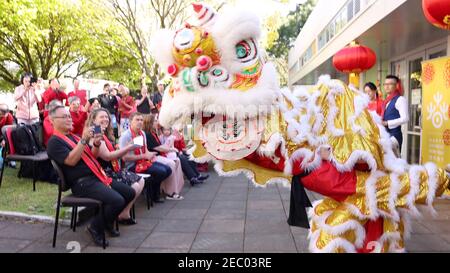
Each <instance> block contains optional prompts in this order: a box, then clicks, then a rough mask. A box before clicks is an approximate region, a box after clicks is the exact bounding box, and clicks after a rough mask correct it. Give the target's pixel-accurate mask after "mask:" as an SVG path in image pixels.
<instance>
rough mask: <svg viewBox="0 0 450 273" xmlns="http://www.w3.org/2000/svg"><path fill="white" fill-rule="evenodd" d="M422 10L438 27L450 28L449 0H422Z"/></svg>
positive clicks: (429, 20)
mask: <svg viewBox="0 0 450 273" xmlns="http://www.w3.org/2000/svg"><path fill="white" fill-rule="evenodd" d="M422 10H423V13H424V14H425V18H427V20H428V22H430V23H431V24H433V25H434V26H436V27H438V28H443V29H447V30H450V1H449V0H422Z"/></svg>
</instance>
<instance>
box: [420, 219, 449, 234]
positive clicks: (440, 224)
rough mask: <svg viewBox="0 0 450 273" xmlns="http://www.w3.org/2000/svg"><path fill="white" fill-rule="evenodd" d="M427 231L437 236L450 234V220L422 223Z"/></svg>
mask: <svg viewBox="0 0 450 273" xmlns="http://www.w3.org/2000/svg"><path fill="white" fill-rule="evenodd" d="M421 224H423V225H424V226H425V227H426V228H427V229H429V230H431V231H432V232H433V233H437V234H450V220H446V221H429V220H428V221H422V222H421Z"/></svg>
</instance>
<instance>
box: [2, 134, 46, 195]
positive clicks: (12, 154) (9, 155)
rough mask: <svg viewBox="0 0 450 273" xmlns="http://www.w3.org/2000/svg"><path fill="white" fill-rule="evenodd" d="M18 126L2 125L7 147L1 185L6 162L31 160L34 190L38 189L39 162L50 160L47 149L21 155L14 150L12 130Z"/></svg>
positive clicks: (4, 151) (4, 152)
mask: <svg viewBox="0 0 450 273" xmlns="http://www.w3.org/2000/svg"><path fill="white" fill-rule="evenodd" d="M15 128H16V125H6V126H3V127H2V135H3V138H4V139H5V143H6V145H5V148H4V149H3V153H2V157H3V165H2V170H1V172H0V186H1V185H2V180H3V172H4V170H5V162H6V161H7V160H8V161H21V162H22V161H31V162H32V163H33V191H36V181H37V177H36V175H37V171H36V167H37V163H38V162H42V161H46V160H48V155H47V152H46V151H43V152H39V153H37V154H35V155H19V154H16V151H15V150H14V142H13V140H12V137H11V133H12V131H13V130H14V129H15Z"/></svg>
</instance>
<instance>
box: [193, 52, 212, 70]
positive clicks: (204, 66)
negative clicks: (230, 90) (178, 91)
mask: <svg viewBox="0 0 450 273" xmlns="http://www.w3.org/2000/svg"><path fill="white" fill-rule="evenodd" d="M196 66H197V70H198V71H207V70H208V69H210V68H211V66H212V60H211V58H210V57H209V56H205V55H203V56H200V57H199V58H198V59H197V63H196Z"/></svg>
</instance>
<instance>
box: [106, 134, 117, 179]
mask: <svg viewBox="0 0 450 273" xmlns="http://www.w3.org/2000/svg"><path fill="white" fill-rule="evenodd" d="M103 140H104V141H105V144H106V148H108V150H109V151H110V152H114V151H115V150H116V149H114V146H113V145H112V143H111V141H109V138H107V137H106V135H103ZM111 165H112V167H113V170H114V172H115V173H118V172H119V171H120V164H119V160H117V159H113V160H111Z"/></svg>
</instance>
